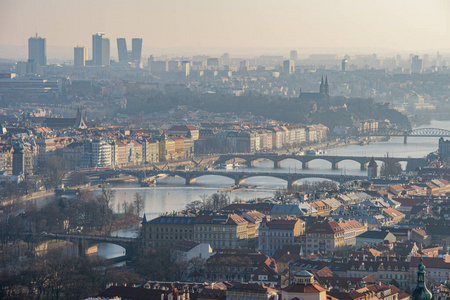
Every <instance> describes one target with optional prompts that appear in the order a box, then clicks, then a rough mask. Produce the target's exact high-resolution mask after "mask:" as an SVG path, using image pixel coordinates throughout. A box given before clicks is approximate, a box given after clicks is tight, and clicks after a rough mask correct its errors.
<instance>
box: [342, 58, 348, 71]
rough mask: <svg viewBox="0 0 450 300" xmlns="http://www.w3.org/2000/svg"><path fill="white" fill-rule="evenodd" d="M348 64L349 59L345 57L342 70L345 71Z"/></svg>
mask: <svg viewBox="0 0 450 300" xmlns="http://www.w3.org/2000/svg"><path fill="white" fill-rule="evenodd" d="M347 65H348V60H347V59H346V58H344V59H343V60H342V66H341V71H342V72H345V71H346V70H347Z"/></svg>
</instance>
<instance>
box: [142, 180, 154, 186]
mask: <svg viewBox="0 0 450 300" xmlns="http://www.w3.org/2000/svg"><path fill="white" fill-rule="evenodd" d="M155 185H156V181H155V180H148V181H143V182H141V187H151V186H155Z"/></svg>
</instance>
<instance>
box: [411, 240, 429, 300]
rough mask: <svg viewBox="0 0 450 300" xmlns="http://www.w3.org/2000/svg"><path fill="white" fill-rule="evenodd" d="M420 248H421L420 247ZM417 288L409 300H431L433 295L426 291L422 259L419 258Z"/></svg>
mask: <svg viewBox="0 0 450 300" xmlns="http://www.w3.org/2000/svg"><path fill="white" fill-rule="evenodd" d="M421 248H422V246H421ZM417 270H418V271H417V287H416V288H415V290H414V291H413V292H412V294H411V300H431V299H432V298H433V294H431V292H430V291H429V290H428V289H427V285H426V283H425V274H426V272H425V266H424V264H423V257H420V264H419V266H418V267H417Z"/></svg>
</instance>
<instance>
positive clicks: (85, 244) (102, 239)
mask: <svg viewBox="0 0 450 300" xmlns="http://www.w3.org/2000/svg"><path fill="white" fill-rule="evenodd" d="M40 237H44V238H45V239H47V240H63V241H68V242H71V243H72V244H74V245H77V246H78V255H79V256H84V255H86V254H91V253H96V252H97V251H98V245H99V244H102V243H107V244H114V245H118V246H121V247H123V248H125V258H127V259H131V258H132V257H133V255H134V254H135V251H136V249H137V247H138V246H139V240H138V239H135V238H125V237H113V236H103V235H87V234H60V233H58V234H53V233H45V234H41V235H40Z"/></svg>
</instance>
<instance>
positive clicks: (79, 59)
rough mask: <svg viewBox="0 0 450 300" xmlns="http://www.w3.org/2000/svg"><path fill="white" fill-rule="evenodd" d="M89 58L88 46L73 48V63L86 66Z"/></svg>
mask: <svg viewBox="0 0 450 300" xmlns="http://www.w3.org/2000/svg"><path fill="white" fill-rule="evenodd" d="M87 59H88V53H87V47H75V48H73V65H74V66H75V67H82V66H85V65H86V60H87Z"/></svg>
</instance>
